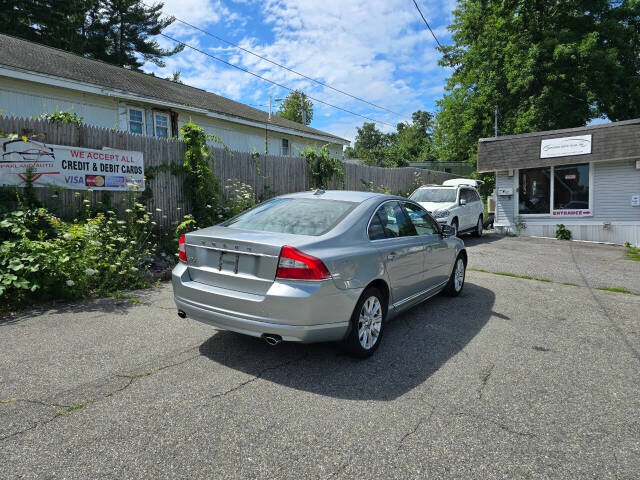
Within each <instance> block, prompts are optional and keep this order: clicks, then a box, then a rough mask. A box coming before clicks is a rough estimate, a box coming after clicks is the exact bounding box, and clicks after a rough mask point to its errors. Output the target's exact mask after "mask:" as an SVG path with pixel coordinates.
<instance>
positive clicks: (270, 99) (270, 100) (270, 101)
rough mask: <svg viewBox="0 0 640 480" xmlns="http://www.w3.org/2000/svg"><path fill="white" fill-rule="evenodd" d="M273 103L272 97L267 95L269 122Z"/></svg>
mask: <svg viewBox="0 0 640 480" xmlns="http://www.w3.org/2000/svg"><path fill="white" fill-rule="evenodd" d="M272 102H273V95H269V120H271V103H272Z"/></svg>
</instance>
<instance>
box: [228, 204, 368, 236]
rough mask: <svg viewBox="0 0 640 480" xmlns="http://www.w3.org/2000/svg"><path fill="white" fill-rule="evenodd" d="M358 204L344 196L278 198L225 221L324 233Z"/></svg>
mask: <svg viewBox="0 0 640 480" xmlns="http://www.w3.org/2000/svg"><path fill="white" fill-rule="evenodd" d="M356 205H357V203H354V202H345V201H342V200H322V199H316V198H276V199H274V200H270V201H268V202H265V203H263V204H261V205H258V206H257V207H256V208H254V209H252V210H248V211H246V212H244V213H241V214H240V215H238V216H237V217H234V218H232V219H231V220H227V221H226V222H224V223H222V226H224V227H229V228H241V229H244V230H258V231H262V232H273V233H292V234H295V235H322V234H323V233H326V232H328V231H329V230H331V229H332V228H333V227H335V226H336V225H337V224H338V223H340V221H341V220H342V219H343V218H344V217H345V216H346V215H347V214H348V213H349V212H350V211H351V210H352V209H353V208H354V207H355V206H356Z"/></svg>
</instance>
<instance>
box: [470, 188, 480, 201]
mask: <svg viewBox="0 0 640 480" xmlns="http://www.w3.org/2000/svg"><path fill="white" fill-rule="evenodd" d="M471 196H472V197H473V201H474V202H481V201H482V199H481V198H480V194H479V193H478V191H477V190H471Z"/></svg>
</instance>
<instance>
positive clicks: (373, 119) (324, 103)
mask: <svg viewBox="0 0 640 480" xmlns="http://www.w3.org/2000/svg"><path fill="white" fill-rule="evenodd" d="M158 35H160V36H162V37H164V38H166V39H168V40H171V41H172V42H176V43H177V44H179V45H182V46H184V47H187V48H190V49H191V50H194V51H196V52H198V53H201V54H203V55H206V56H207V57H211V58H213V59H214V60H217V61H219V62H221V63H224V64H225V65H228V66H230V67H233V68H235V69H237V70H240V71H241V72H244V73H248V74H249V75H253V76H254V77H256V78H259V79H260V80H264V81H265V82H268V83H271V84H273V85H275V86H277V87H280V88H284V89H285V90H288V91H289V92H293V91H295V90H294V89H293V88H291V87H287V86H286V85H283V84H281V83H278V82H275V81H273V80H269V79H268V78H265V77H263V76H262V75H258V74H257V73H253V72H252V71H250V70H247V69H246V68H242V67H239V66H238V65H234V64H233V63H230V62H227V61H226V60H223V59H222V58H220V57H216V56H215V55H212V54H210V53H208V52H205V51H204V50H201V49H199V48H197V47H194V46H193V45H189V44H188V43H185V42H183V41H181V40H178V39H177V38H173V37H171V36H169V35H167V34H165V33H159V34H158ZM307 98H310V99H311V100H313V101H314V102H318V103H321V104H323V105H326V106H328V107H332V108H335V109H337V110H341V111H343V112H345V113H348V114H350V115H355V116H357V117H361V118H364V119H365V120H370V121H372V122H374V123H381V124H383V125H387V126H389V127H392V128H395V127H396V126H395V125H392V124H390V123H387V122H383V121H382V120H376V119H375V118H371V117H367V116H366V115H361V114H359V113H356V112H352V111H351V110H347V109H346V108H342V107H339V106H337V105H333V104H331V103H329V102H325V101H324V100H320V99H319V98H315V97H311V96H309V95H307Z"/></svg>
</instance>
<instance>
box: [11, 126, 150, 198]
mask: <svg viewBox="0 0 640 480" xmlns="http://www.w3.org/2000/svg"><path fill="white" fill-rule="evenodd" d="M0 145H1V148H0V185H15V186H24V184H25V178H26V177H25V172H26V169H27V167H30V166H31V167H33V169H34V173H35V178H34V181H33V184H34V186H36V187H48V186H58V187H64V188H69V189H73V190H87V189H88V188H91V189H94V190H139V191H142V190H144V162H143V158H142V152H129V151H125V150H111V149H109V150H93V149H90V148H80V147H68V146H63V145H47V144H45V143H40V142H35V141H31V140H27V141H24V139H16V140H4V141H2V142H1V143H0Z"/></svg>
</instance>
